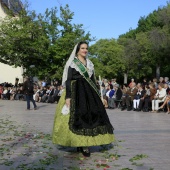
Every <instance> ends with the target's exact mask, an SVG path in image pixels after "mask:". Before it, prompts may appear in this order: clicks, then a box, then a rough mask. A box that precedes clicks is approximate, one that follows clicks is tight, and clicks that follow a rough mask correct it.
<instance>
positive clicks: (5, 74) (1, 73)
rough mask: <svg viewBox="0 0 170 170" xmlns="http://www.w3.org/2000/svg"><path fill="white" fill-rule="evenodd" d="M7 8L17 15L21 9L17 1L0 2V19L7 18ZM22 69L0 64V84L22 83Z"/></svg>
mask: <svg viewBox="0 0 170 170" xmlns="http://www.w3.org/2000/svg"><path fill="white" fill-rule="evenodd" d="M6 8H9V9H11V10H12V11H13V12H14V15H15V14H17V12H18V11H19V10H21V9H22V4H21V2H20V1H19V0H0V18H5V17H6V16H7V14H6V12H5V9H6ZM23 71H24V70H23V68H22V67H17V68H15V67H12V66H9V65H7V64H3V63H0V84H1V83H3V82H8V83H12V84H14V83H15V79H16V78H18V79H19V83H23V76H22V74H23Z"/></svg>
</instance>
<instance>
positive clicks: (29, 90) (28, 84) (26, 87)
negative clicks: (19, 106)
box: [23, 77, 37, 110]
mask: <svg viewBox="0 0 170 170" xmlns="http://www.w3.org/2000/svg"><path fill="white" fill-rule="evenodd" d="M23 91H24V93H25V95H26V101H27V110H30V101H31V102H32V103H33V106H34V110H36V109H37V105H36V104H35V100H34V99H33V95H34V84H33V81H32V79H31V78H30V77H28V78H27V80H26V81H25V82H24V84H23Z"/></svg>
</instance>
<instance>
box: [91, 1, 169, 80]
mask: <svg viewBox="0 0 170 170" xmlns="http://www.w3.org/2000/svg"><path fill="white" fill-rule="evenodd" d="M169 14H170V4H168V3H167V5H166V6H164V7H161V8H160V7H159V8H158V9H157V10H155V11H153V12H152V13H150V14H149V15H148V16H146V17H145V16H143V17H141V18H140V19H139V21H138V27H137V28H136V29H130V30H129V31H128V32H127V33H125V34H122V35H120V36H119V38H118V39H117V40H113V39H106V40H99V41H98V42H96V43H95V44H94V45H92V46H91V48H90V54H91V56H94V59H93V60H94V62H95V63H96V67H97V70H96V71H97V74H100V75H101V76H102V77H107V78H110V79H111V78H113V77H115V76H117V77H119V76H120V74H119V73H120V72H121V75H123V74H128V75H129V78H131V77H133V78H135V79H137V80H139V79H141V78H144V77H147V78H150V79H151V78H153V77H157V78H159V76H160V74H161V75H162V76H168V75H169V74H170V67H169V58H170V15H169ZM102 66H104V67H102Z"/></svg>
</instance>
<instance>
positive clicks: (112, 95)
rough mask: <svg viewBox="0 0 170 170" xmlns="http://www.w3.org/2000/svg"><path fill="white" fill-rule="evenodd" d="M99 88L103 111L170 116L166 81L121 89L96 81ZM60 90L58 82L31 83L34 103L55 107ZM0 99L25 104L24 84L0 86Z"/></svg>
mask: <svg viewBox="0 0 170 170" xmlns="http://www.w3.org/2000/svg"><path fill="white" fill-rule="evenodd" d="M98 85H100V86H101V93H102V101H103V104H104V106H105V108H108V109H114V108H116V107H118V108H120V107H121V110H122V111H123V110H125V109H126V110H127V111H130V110H134V111H143V112H149V111H152V112H159V111H161V110H164V111H167V113H170V82H169V78H168V77H165V78H163V77H160V79H159V83H157V79H155V78H154V79H153V81H149V82H147V81H146V79H144V80H143V82H142V83H137V84H136V83H135V81H134V79H131V82H130V83H129V84H128V85H127V84H124V85H122V86H120V85H119V84H118V83H117V82H116V79H112V80H111V81H108V80H107V79H103V80H102V82H99V81H98ZM63 90H64V88H63V86H61V85H59V84H58V81H56V82H54V83H53V85H50V84H47V82H45V81H41V82H34V95H33V98H34V100H35V101H36V102H45V103H57V102H58V101H59V99H60V96H61V94H62V92H63ZM0 98H1V99H6V100H25V94H24V92H23V84H19V85H18V86H17V87H16V86H14V85H12V84H11V83H10V84H9V83H2V84H0Z"/></svg>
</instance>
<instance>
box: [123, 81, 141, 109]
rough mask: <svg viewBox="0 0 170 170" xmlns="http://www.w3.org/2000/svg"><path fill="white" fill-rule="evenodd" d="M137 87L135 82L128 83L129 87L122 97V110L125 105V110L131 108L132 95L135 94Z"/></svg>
mask: <svg viewBox="0 0 170 170" xmlns="http://www.w3.org/2000/svg"><path fill="white" fill-rule="evenodd" d="M137 91H138V89H137V88H136V83H135V82H131V83H130V89H129V90H128V91H127V92H126V94H125V96H124V97H123V98H122V109H121V110H122V111H123V110H125V108H126V107H127V111H130V110H132V102H133V99H134V96H135V95H136V93H137Z"/></svg>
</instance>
